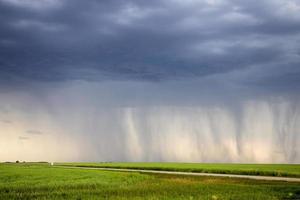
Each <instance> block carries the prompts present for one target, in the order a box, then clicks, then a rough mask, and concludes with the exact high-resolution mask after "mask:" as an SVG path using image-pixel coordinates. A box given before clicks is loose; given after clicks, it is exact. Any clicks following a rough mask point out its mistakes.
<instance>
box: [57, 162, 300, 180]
mask: <svg viewBox="0 0 300 200" xmlns="http://www.w3.org/2000/svg"><path fill="white" fill-rule="evenodd" d="M57 165H65V166H70V165H71V166H78V167H79V166H80V167H108V168H109V167H110V168H123V169H150V170H166V171H184V172H207V173H221V174H244V175H263V176H283V177H298V178H299V177H300V165H299V164H209V163H57Z"/></svg>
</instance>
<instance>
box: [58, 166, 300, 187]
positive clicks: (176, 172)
mask: <svg viewBox="0 0 300 200" xmlns="http://www.w3.org/2000/svg"><path fill="white" fill-rule="evenodd" d="M54 167H61V168H69V169H94V170H95V169H96V170H103V171H118V172H139V173H151V174H171V175H184V176H212V177H227V178H243V179H254V180H263V181H285V182H298V183H300V178H291V177H277V176H253V175H238V174H216V173H197V172H179V171H163V170H147V169H120V168H108V167H105V168H104V167H76V166H74V167H72V166H59V165H55V166H54Z"/></svg>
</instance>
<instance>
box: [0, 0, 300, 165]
mask: <svg viewBox="0 0 300 200" xmlns="http://www.w3.org/2000/svg"><path fill="white" fill-rule="evenodd" d="M299 91H300V1H299V0H261V1H255V2H254V1H251V0H243V1H242V0H241V1H239V0H152V1H148V0H147V1H146V0H89V1H83V0H0V127H1V126H2V129H0V152H1V151H2V152H1V153H2V154H1V153H0V161H1V156H2V157H3V158H2V160H4V159H6V160H10V159H31V160H36V159H43V158H45V160H46V159H52V160H71V161H73V160H78V161H82V160H88V161H90V160H92V161H99V160H100V161H101V160H137V161H216V162H222V161H228V162H300V149H299V147H297V146H300V137H299V134H300V126H299V124H300V100H299V94H300V92H299ZM258 116H259V117H258ZM260 117H261V118H260ZM220 121H222V122H220ZM201 124H202V125H201ZM225 132H227V133H225ZM1 138H2V139H1ZM170 138H171V139H170ZM58 141H60V143H59V144H58ZM146 141H151V142H149V144H148V146H147V145H146V144H147V142H146ZM194 141H197V142H196V143H195V142H194ZM1 142H2V143H1ZM1 144H2V147H1ZM37 144H40V146H39V147H37ZM53 145H56V146H59V147H56V149H59V150H57V151H59V152H65V154H59V153H57V151H54V150H53V148H51V146H53ZM112 145H113V146H114V150H111V149H109V147H111V146H112ZM260 145H261V148H259V146H260ZM32 146H36V148H37V150H34V149H33V148H32ZM62 146H64V148H63V147H62ZM163 146H166V149H163ZM266 146H267V147H266ZM208 147H211V148H212V149H211V150H207V151H206V152H205V151H204V150H203V149H208ZM255 147H257V148H255ZM276 147H278V148H276ZM1 148H2V149H1ZM75 149H76V150H75ZM78 149H80V150H78ZM124 149H125V150H124ZM213 149H216V150H215V151H214V150H213ZM91 152H93V154H91ZM108 152H110V153H108ZM223 152H224V153H226V154H228V155H229V156H227V157H226V156H224V155H225V154H223ZM46 155H48V157H47V156H46Z"/></svg>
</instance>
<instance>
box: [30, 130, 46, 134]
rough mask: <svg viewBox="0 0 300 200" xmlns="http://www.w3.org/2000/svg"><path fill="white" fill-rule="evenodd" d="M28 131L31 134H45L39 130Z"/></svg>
mask: <svg viewBox="0 0 300 200" xmlns="http://www.w3.org/2000/svg"><path fill="white" fill-rule="evenodd" d="M26 133H27V134H31V135H43V134H44V133H43V132H42V131H38V130H27V131H26Z"/></svg>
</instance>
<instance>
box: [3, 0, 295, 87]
mask: <svg viewBox="0 0 300 200" xmlns="http://www.w3.org/2000/svg"><path fill="white" fill-rule="evenodd" d="M299 13H300V5H299V2H298V1H294V0H288V1H279V0H276V1H273V0H264V1H260V2H255V3H253V1H237V0H230V1H219V0H199V1H196V0H189V1H177V0H161V1H158V0H156V1H135V0H130V1H121V0H115V1H96V0H91V1H80V0H64V1H55V0H43V1H38V0H24V1H21V0H0V24H1V27H0V72H1V79H2V81H9V82H18V81H20V82H22V81H24V80H38V81H58V80H61V81H62V80H74V79H84V80H103V79H113V80H115V79H117V80H120V79H121V80H122V79H125V80H128V79H130V80H132V79H133V80H150V81H157V80H165V79H177V78H183V77H184V78H189V77H203V76H208V75H214V74H220V73H231V72H236V71H242V73H245V71H246V72H247V71H251V70H249V69H252V68H262V69H266V70H260V72H261V73H263V74H257V73H254V74H251V73H250V74H248V75H249V76H250V75H251V77H252V79H253V80H255V81H254V82H255V83H254V85H255V84H257V83H259V84H266V85H268V84H273V83H275V82H276V81H275V80H276V79H277V78H279V79H280V81H279V82H277V84H280V82H284V84H286V85H289V86H290V87H292V86H293V85H298V83H299V84H300V81H299V78H298V75H299V74H298V73H296V74H294V72H295V71H296V70H297V71H298V66H299V58H300V53H299V49H300V47H299V42H300V25H299V24H300V14H299ZM278 63H280V66H278ZM286 68H288V70H286ZM274 70H276V71H277V74H276V76H273V75H272V73H273V71H274ZM291 77H293V78H291ZM225 78H226V76H225ZM261 79H262V80H263V81H262V80H261ZM275 84H276V83H275Z"/></svg>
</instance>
